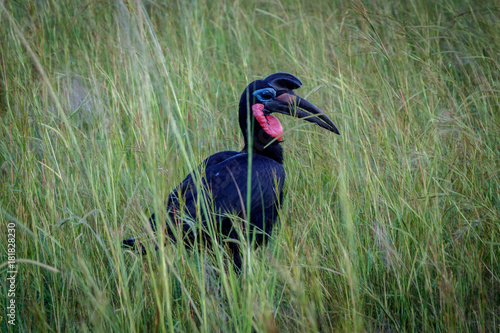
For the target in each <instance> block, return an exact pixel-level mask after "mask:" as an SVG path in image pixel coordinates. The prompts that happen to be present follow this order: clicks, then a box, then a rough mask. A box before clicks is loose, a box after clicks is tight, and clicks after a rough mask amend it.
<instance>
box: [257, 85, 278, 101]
mask: <svg viewBox="0 0 500 333" xmlns="http://www.w3.org/2000/svg"><path fill="white" fill-rule="evenodd" d="M252 95H254V96H255V97H256V98H257V99H258V100H259V101H260V102H266V101H269V100H271V99H273V98H274V97H276V91H275V90H274V89H272V88H263V89H259V90H256V91H254V92H253V94H252Z"/></svg>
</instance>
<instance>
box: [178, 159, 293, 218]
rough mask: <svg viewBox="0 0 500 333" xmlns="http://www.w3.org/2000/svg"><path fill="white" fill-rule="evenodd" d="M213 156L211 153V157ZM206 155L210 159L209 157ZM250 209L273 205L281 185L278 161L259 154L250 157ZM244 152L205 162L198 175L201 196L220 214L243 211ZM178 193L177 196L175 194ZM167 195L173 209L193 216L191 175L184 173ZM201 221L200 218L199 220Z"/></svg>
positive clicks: (194, 201) (194, 192) (194, 196)
mask: <svg viewBox="0 0 500 333" xmlns="http://www.w3.org/2000/svg"><path fill="white" fill-rule="evenodd" d="M212 157H213V156H212ZM212 157H210V158H212ZM251 168H252V174H251V191H250V211H251V212H260V213H262V211H263V210H264V209H266V208H268V207H270V206H272V205H273V204H275V202H276V200H277V198H278V196H279V193H281V190H282V188H283V183H284V180H285V170H284V168H283V165H281V164H280V163H278V162H276V161H274V160H272V159H270V158H267V157H264V156H260V155H254V156H253V159H252V166H251ZM247 170H248V154H246V153H238V154H234V156H232V157H230V158H226V159H224V160H222V161H221V162H219V163H211V164H207V167H206V168H205V173H204V174H201V176H202V183H201V189H202V192H203V194H204V195H203V198H205V202H206V203H207V204H209V205H213V207H214V208H215V210H216V211H217V212H218V213H221V214H227V213H234V214H240V213H243V212H246V207H247V189H248V179H247V175H248V173H247ZM179 194H180V195H181V197H180V196H179ZM170 197H171V198H172V199H173V203H174V207H175V209H179V208H181V206H178V204H179V202H180V203H182V208H181V209H182V210H183V211H184V212H185V213H188V214H189V215H191V216H192V217H194V216H196V205H197V201H198V200H197V199H198V189H197V187H196V184H195V181H194V178H193V174H191V175H190V176H188V177H187V178H186V179H185V180H184V182H183V183H182V184H181V186H180V187H179V188H178V189H177V190H176V191H174V192H172V194H171V195H170ZM203 220H204V219H203Z"/></svg>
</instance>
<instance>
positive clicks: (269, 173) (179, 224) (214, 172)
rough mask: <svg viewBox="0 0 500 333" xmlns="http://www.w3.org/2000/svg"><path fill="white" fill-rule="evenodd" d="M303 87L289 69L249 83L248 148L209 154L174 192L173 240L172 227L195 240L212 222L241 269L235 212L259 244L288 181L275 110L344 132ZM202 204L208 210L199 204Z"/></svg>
mask: <svg viewBox="0 0 500 333" xmlns="http://www.w3.org/2000/svg"><path fill="white" fill-rule="evenodd" d="M301 85H302V82H301V81H300V80H299V79H298V78H296V77H295V76H293V75H291V74H288V73H275V74H272V75H270V76H268V77H267V78H265V79H263V80H257V81H254V82H252V83H250V85H248V87H247V88H246V89H245V90H244V92H243V94H242V96H241V98H240V103H239V124H240V128H241V131H242V133H243V136H244V142H245V146H244V148H243V150H242V151H241V152H237V151H223V152H220V153H217V154H214V155H212V156H210V157H208V158H207V159H206V160H205V161H204V162H203V163H202V164H201V165H200V166H199V167H198V168H197V169H196V170H195V171H196V172H192V173H190V174H189V175H188V176H187V177H186V178H185V179H184V181H183V182H182V183H181V184H180V185H179V186H178V187H177V188H176V189H175V190H174V191H173V192H172V193H171V194H170V195H169V197H168V200H167V211H168V214H169V218H170V220H171V223H165V224H162V225H165V226H166V229H165V234H166V235H168V236H169V238H170V239H172V240H174V241H175V239H176V237H175V232H174V230H172V228H171V226H174V227H176V228H177V229H178V230H180V231H181V234H180V235H178V237H183V238H184V239H185V240H186V239H190V240H192V239H193V238H194V237H195V236H196V235H197V231H195V230H196V228H193V225H195V226H196V225H198V226H200V225H199V224H198V223H201V226H202V232H201V233H200V234H201V235H205V236H206V235H207V230H208V229H209V228H208V227H209V226H210V227H215V230H216V231H217V232H218V233H219V234H220V235H222V236H223V237H228V238H230V239H232V241H230V242H227V244H228V246H229V249H230V251H231V252H232V256H233V260H234V264H235V265H236V266H237V267H238V268H241V256H240V249H239V246H238V244H239V243H238V241H237V240H238V233H237V228H235V226H234V225H233V221H234V216H235V215H236V216H238V217H240V218H242V219H246V220H247V221H248V222H249V223H248V224H246V223H242V225H243V226H244V230H245V231H246V235H251V237H252V238H253V237H254V240H255V244H257V245H260V244H262V243H264V242H265V241H266V238H267V236H268V235H270V233H271V231H272V228H273V226H274V224H275V222H276V220H277V217H278V211H279V208H280V205H281V203H282V201H283V184H284V182H285V169H284V168H283V150H282V147H281V145H280V140H281V135H282V133H283V130H282V127H281V124H280V123H279V121H278V119H277V118H276V117H274V116H272V115H271V113H273V112H276V113H282V114H287V115H292V116H295V117H298V118H304V119H305V120H307V121H310V122H313V123H316V124H317V125H319V126H321V127H323V128H326V129H328V130H330V131H332V132H334V133H337V134H339V132H338V129H337V128H336V126H335V125H334V124H333V123H332V121H331V120H330V119H329V118H328V117H327V116H326V115H325V114H323V113H322V112H321V111H320V110H319V109H318V108H316V107H315V106H314V105H312V104H311V103H309V102H308V101H306V100H305V99H303V98H301V97H300V96H298V95H296V94H295V93H294V92H293V89H297V88H299V87H300V86H301ZM250 151H251V154H250ZM250 158H251V166H250V168H251V177H250V180H251V182H250V183H249V182H248V168H249V159H250ZM196 177H200V181H199V182H196ZM196 183H198V186H197V184H196ZM249 184H250V186H251V189H250V191H248V185H249ZM248 193H249V194H250V197H249V198H248V202H247V194H248ZM200 202H201V203H202V205H203V204H204V205H205V206H204V207H205V208H203V207H200V204H199V203H200ZM247 207H249V212H248V214H247ZM231 216H233V218H231ZM150 222H151V227H152V229H153V231H156V229H157V227H158V221H157V219H156V216H155V214H153V215H152V216H151V218H150ZM246 226H248V227H246ZM204 238H207V237H204ZM123 244H124V246H136V245H137V242H136V239H135V238H131V239H127V240H124V241H123Z"/></svg>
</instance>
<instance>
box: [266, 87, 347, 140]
mask: <svg viewBox="0 0 500 333" xmlns="http://www.w3.org/2000/svg"><path fill="white" fill-rule="evenodd" d="M264 111H266V112H267V113H273V112H277V113H282V114H286V115H289V116H293V117H296V118H302V119H304V120H307V121H309V122H311V123H315V124H316V125H318V126H320V127H323V128H325V129H327V130H329V131H331V132H333V133H335V134H340V132H339V130H338V128H337V126H335V124H334V123H333V122H332V121H331V120H330V118H328V116H327V115H326V114H324V113H323V111H321V110H320V109H318V108H317V107H316V106H314V105H313V104H312V103H310V102H308V101H307V100H306V99H304V98H302V97H300V96H299V95H297V94H295V93H294V92H292V91H289V92H286V93H283V94H281V95H279V96H276V98H274V99H272V100H270V101H268V102H266V103H265V104H264Z"/></svg>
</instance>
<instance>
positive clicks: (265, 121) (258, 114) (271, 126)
mask: <svg viewBox="0 0 500 333" xmlns="http://www.w3.org/2000/svg"><path fill="white" fill-rule="evenodd" d="M252 112H253V116H254V117H255V119H257V121H258V122H259V125H260V127H262V129H263V130H264V131H265V132H266V133H267V134H269V135H270V136H272V137H273V138H277V140H278V141H281V139H282V138H283V136H282V134H283V127H282V126H281V123H280V121H279V120H278V118H276V117H275V116H273V115H270V114H269V115H265V114H264V104H260V103H257V104H254V105H252Z"/></svg>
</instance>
